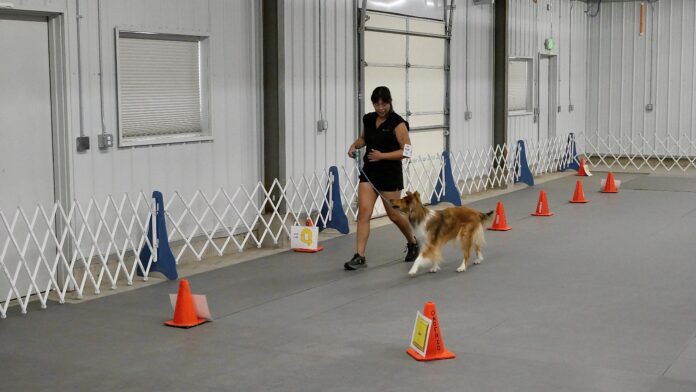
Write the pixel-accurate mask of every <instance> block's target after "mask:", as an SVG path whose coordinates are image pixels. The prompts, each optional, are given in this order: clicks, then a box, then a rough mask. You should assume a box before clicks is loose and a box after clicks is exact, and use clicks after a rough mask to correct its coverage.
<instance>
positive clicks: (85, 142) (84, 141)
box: [76, 136, 89, 152]
mask: <svg viewBox="0 0 696 392" xmlns="http://www.w3.org/2000/svg"><path fill="white" fill-rule="evenodd" d="M76 142H77V152H82V151H87V150H89V136H79V137H78V138H77V139H76Z"/></svg>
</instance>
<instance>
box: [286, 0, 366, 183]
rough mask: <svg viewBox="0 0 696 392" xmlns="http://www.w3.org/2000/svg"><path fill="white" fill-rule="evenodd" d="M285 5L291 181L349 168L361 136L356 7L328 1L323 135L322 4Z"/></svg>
mask: <svg viewBox="0 0 696 392" xmlns="http://www.w3.org/2000/svg"><path fill="white" fill-rule="evenodd" d="M283 1H284V4H283V5H284V12H283V18H284V28H285V31H284V34H285V86H284V87H285V152H286V162H285V172H286V177H296V176H299V175H302V174H305V173H314V172H317V171H322V170H324V169H325V168H327V167H328V166H331V165H348V164H349V163H350V162H349V161H350V158H348V156H347V152H348V146H349V145H350V143H352V142H353V141H354V140H355V137H356V136H357V132H358V129H357V126H358V124H357V122H356V120H355V119H356V117H357V113H356V108H355V101H354V99H355V96H356V95H355V94H356V91H355V78H356V75H355V67H356V66H357V60H356V58H355V51H354V45H355V39H356V33H355V31H354V25H353V24H354V20H355V18H356V17H357V15H356V9H355V8H354V6H355V4H354V2H353V1H346V0H322V6H321V17H322V30H323V37H324V41H323V42H322V43H321V45H322V56H321V57H322V58H323V63H322V64H323V67H322V68H323V73H324V77H323V86H324V87H323V90H324V94H323V95H324V96H323V104H324V117H325V119H326V120H328V122H329V128H328V130H327V131H326V132H318V130H317V121H318V120H319V119H320V113H319V99H320V94H319V61H320V57H319V39H318V37H319V35H318V27H319V24H318V18H319V16H320V12H319V11H320V10H319V2H318V1H316V0H313V1H295V0H283Z"/></svg>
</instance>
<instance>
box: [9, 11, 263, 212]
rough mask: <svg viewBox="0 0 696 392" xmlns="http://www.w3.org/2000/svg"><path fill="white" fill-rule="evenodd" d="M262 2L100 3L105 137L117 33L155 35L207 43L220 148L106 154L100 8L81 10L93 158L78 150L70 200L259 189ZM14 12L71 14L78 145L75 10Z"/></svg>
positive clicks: (112, 114)
mask: <svg viewBox="0 0 696 392" xmlns="http://www.w3.org/2000/svg"><path fill="white" fill-rule="evenodd" d="M257 3H258V2H257V1H255V0H245V1H226V0H193V1H192V0H108V1H106V0H103V1H102V3H101V6H102V9H101V15H102V23H101V32H102V51H103V61H102V65H103V71H104V98H105V101H104V108H105V110H104V116H105V124H106V129H107V131H108V132H110V133H113V134H114V135H115V134H116V132H117V122H116V121H117V117H116V113H117V112H116V91H115V86H116V85H115V69H114V68H115V57H114V56H115V49H114V39H115V38H114V28H115V27H116V26H118V27H120V28H122V29H131V30H138V31H153V32H159V31H164V32H174V33H177V32H180V33H193V34H195V33H208V34H210V73H209V74H210V78H211V80H210V85H211V101H210V110H211V123H212V133H213V137H214V139H215V140H214V141H213V142H197V143H186V144H171V145H158V146H144V147H134V148H124V149H119V148H112V149H108V150H105V151H100V150H99V149H98V148H97V135H98V134H99V133H100V131H101V111H100V94H99V55H98V51H99V42H98V36H99V34H98V33H99V30H98V29H99V21H98V18H97V4H98V3H97V1H96V0H81V1H80V14H81V15H82V18H81V19H80V20H81V23H82V25H81V33H82V48H81V49H82V51H81V52H82V67H83V69H82V75H80V76H81V77H82V84H83V95H82V100H83V104H84V121H85V123H84V129H85V133H86V134H87V135H88V136H90V139H91V145H92V148H91V149H90V150H88V151H86V152H85V153H77V152H76V151H75V146H74V144H71V151H70V154H71V164H72V167H73V170H72V189H73V196H74V197H75V198H77V199H86V198H89V197H91V196H95V197H97V198H103V197H104V196H105V195H107V194H114V195H118V194H122V193H124V192H137V191H140V190H142V191H144V192H145V193H146V194H149V193H150V192H151V191H152V190H155V189H157V190H160V191H162V192H163V193H164V194H165V196H166V195H168V194H171V192H173V191H174V190H180V191H182V192H183V193H185V194H191V193H192V192H193V191H194V190H195V189H203V190H206V191H209V190H211V189H214V188H218V187H225V188H228V189H230V188H234V187H236V186H238V185H239V184H253V183H255V182H256V181H258V180H259V178H261V167H260V163H259V162H260V151H261V148H260V143H261V142H262V141H261V139H260V136H259V135H260V133H259V132H260V129H261V125H260V115H259V110H260V95H259V92H260V78H259V76H260V73H259V70H260V64H259V59H260V58H259V56H258V54H259V53H258V49H259V44H258V42H257V39H258V38H259V36H258V33H257V31H259V30H258V21H259V20H260V18H259V12H260V6H259V4H257ZM14 5H15V8H16V9H25V10H39V11H52V12H60V13H65V14H66V19H65V20H66V24H67V26H66V29H67V34H66V36H67V42H66V48H67V51H68V66H69V68H70V70H69V71H70V75H71V76H70V92H71V93H70V97H69V98H70V99H69V105H70V106H69V107H70V129H71V132H72V139H73V140H74V138H75V137H77V136H78V135H79V129H80V115H79V99H80V97H79V93H78V91H79V89H78V72H77V57H78V51H77V18H76V6H77V2H76V1H74V0H73V1H67V0H62V1H57V0H19V1H14Z"/></svg>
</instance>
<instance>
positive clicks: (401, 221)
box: [382, 191, 416, 244]
mask: <svg viewBox="0 0 696 392" xmlns="http://www.w3.org/2000/svg"><path fill="white" fill-rule="evenodd" d="M382 195H384V197H385V198H386V199H387V200H394V199H399V198H401V192H400V191H396V192H382ZM382 204H384V209H385V210H387V216H389V219H391V221H392V222H394V224H395V225H396V226H397V227H398V228H399V230H401V233H403V235H404V237H406V241H407V242H408V243H409V244H415V243H416V237H415V236H414V235H413V229H412V228H411V224H409V223H408V220H407V219H406V217H405V216H404V215H403V214H402V213H401V212H399V210H397V209H395V208H394V207H392V205H391V203H389V202H388V201H386V200H384V199H382Z"/></svg>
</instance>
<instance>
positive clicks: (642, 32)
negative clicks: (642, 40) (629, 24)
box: [639, 3, 645, 35]
mask: <svg viewBox="0 0 696 392" xmlns="http://www.w3.org/2000/svg"><path fill="white" fill-rule="evenodd" d="M639 34H640V35H645V3H640V31H639Z"/></svg>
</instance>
